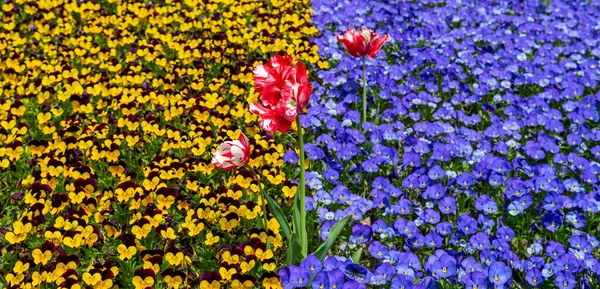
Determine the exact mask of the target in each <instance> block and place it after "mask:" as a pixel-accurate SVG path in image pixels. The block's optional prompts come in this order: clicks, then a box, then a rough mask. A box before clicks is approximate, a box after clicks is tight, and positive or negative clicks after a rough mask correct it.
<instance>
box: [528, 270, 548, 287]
mask: <svg viewBox="0 0 600 289" xmlns="http://www.w3.org/2000/svg"><path fill="white" fill-rule="evenodd" d="M525 280H527V283H529V285H531V286H538V285H542V284H543V283H544V276H543V275H542V271H540V269H538V268H532V269H529V270H527V273H526V274H525Z"/></svg>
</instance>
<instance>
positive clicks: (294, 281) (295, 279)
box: [289, 265, 310, 288]
mask: <svg viewBox="0 0 600 289" xmlns="http://www.w3.org/2000/svg"><path fill="white" fill-rule="evenodd" d="M289 270H290V275H289V282H290V284H291V285H292V286H294V287H298V288H304V287H306V286H308V283H309V282H310V273H309V272H308V271H307V270H306V269H304V268H303V267H301V266H294V265H291V266H289Z"/></svg>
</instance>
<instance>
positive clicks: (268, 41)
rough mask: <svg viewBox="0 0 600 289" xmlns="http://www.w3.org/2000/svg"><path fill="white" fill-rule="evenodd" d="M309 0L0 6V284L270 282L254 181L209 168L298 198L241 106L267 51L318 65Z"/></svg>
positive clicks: (270, 256) (273, 233)
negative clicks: (216, 154) (216, 155)
mask: <svg viewBox="0 0 600 289" xmlns="http://www.w3.org/2000/svg"><path fill="white" fill-rule="evenodd" d="M307 4H308V1H306V0H295V1H287V0H286V1H277V0H271V1H247V0H242V1H231V0H214V1H213V0H211V1H204V0H191V1H190V0H186V1H121V0H109V1H76V0H66V1H45V0H42V1H37V0H35V1H24V0H16V1H12V0H9V1H2V2H1V4H0V7H1V9H2V12H1V13H2V17H0V27H2V29H0V50H1V51H2V53H1V54H0V175H1V176H2V177H1V180H0V182H1V184H0V187H1V189H0V197H1V198H0V248H1V249H0V264H1V265H0V287H2V288H84V287H85V288H150V287H153V288H163V287H165V288H166V287H169V288H199V287H200V288H221V287H227V288H252V287H255V286H261V285H262V286H264V287H267V288H271V287H273V286H277V275H276V273H275V272H276V271H275V270H276V268H277V267H280V266H281V264H282V261H281V255H282V254H281V253H278V252H280V251H281V248H282V247H283V243H282V234H281V232H280V230H279V224H278V222H277V221H276V220H275V219H274V218H273V217H272V216H267V212H265V210H264V209H263V207H262V206H261V205H262V204H261V201H260V200H259V198H258V194H257V193H258V192H259V191H260V185H261V184H260V183H259V182H258V180H257V178H256V177H255V176H254V175H253V174H252V173H251V172H249V171H248V170H245V169H240V170H230V171H220V170H218V169H216V167H218V166H221V167H226V168H232V167H233V166H234V165H237V164H240V163H246V162H248V166H250V167H252V168H253V169H254V170H256V171H260V173H261V175H262V176H264V177H265V180H261V183H263V184H268V185H269V186H268V187H269V188H270V189H271V191H270V193H272V194H273V198H274V199H276V200H278V201H280V202H282V203H285V202H286V201H287V200H290V199H291V197H293V193H292V194H291V195H290V193H289V192H290V191H291V190H292V189H294V188H295V187H294V186H293V185H292V184H291V183H290V182H289V181H288V180H287V176H286V174H289V173H290V172H289V170H288V171H285V170H286V169H287V168H283V167H282V164H283V163H284V162H283V153H284V152H285V149H284V146H283V145H282V144H280V143H279V142H277V141H276V140H275V139H274V138H273V137H272V136H271V135H266V134H265V133H264V132H263V131H262V130H261V129H260V127H259V125H258V123H257V121H258V116H256V115H253V114H251V113H249V112H248V109H249V103H251V102H255V101H257V98H258V93H257V92H256V91H254V89H253V81H254V78H253V69H254V67H256V66H257V65H258V64H260V63H265V62H266V60H267V59H266V55H272V54H275V53H278V52H280V51H285V52H286V53H287V54H289V55H292V56H293V57H294V58H295V59H301V60H302V61H304V62H305V63H316V62H318V61H319V56H318V53H317V46H316V45H315V44H314V43H311V42H310V40H309V37H312V36H314V35H316V33H317V30H316V28H315V27H314V26H313V25H311V24H310V18H311V10H310V7H308V6H307ZM240 130H242V131H245V132H247V135H250V136H252V137H251V138H249V139H247V140H246V139H244V138H243V137H242V138H241V139H238V137H241V135H240V134H239V131H240ZM231 139H238V141H237V142H230V143H227V144H226V145H224V146H223V147H221V149H222V150H220V151H221V152H222V153H223V154H222V155H221V156H220V158H218V159H217V161H216V162H215V163H211V158H212V155H213V153H214V152H215V151H218V144H219V143H222V142H223V141H227V140H231ZM248 154H250V158H249V159H248V158H247V155H248ZM240 156H243V157H241V158H236V157H240ZM232 158H233V162H229V161H230V160H231V159H232ZM286 192H288V193H286ZM263 217H267V219H268V220H267V221H268V222H267V223H268V224H267V226H266V228H265V226H260V224H262V222H261V219H263ZM267 243H269V244H270V245H271V247H270V249H268V248H267V247H266V244H267Z"/></svg>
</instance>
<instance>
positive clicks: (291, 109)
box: [250, 54, 312, 260]
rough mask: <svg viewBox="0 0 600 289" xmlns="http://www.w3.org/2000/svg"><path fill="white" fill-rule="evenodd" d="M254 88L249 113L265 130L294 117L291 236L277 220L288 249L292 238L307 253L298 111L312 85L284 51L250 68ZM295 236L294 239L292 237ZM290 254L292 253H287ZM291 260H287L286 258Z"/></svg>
mask: <svg viewBox="0 0 600 289" xmlns="http://www.w3.org/2000/svg"><path fill="white" fill-rule="evenodd" d="M254 89H255V90H256V92H258V94H259V95H260V101H259V102H255V103H251V104H250V112H252V113H256V114H258V115H259V116H260V117H261V121H260V127H261V128H262V129H264V130H265V131H267V132H269V133H274V132H276V131H279V132H287V131H288V130H289V129H290V127H291V125H292V123H293V122H294V120H296V125H297V126H298V148H299V150H300V155H299V165H300V179H299V181H298V182H299V184H298V189H297V191H296V196H295V197H294V215H293V218H292V222H293V226H294V235H293V236H292V235H291V234H290V232H289V231H290V230H289V226H288V224H287V222H286V220H285V219H284V218H283V217H282V216H280V217H277V216H276V217H277V218H278V222H279V223H280V225H281V227H282V228H284V229H283V230H284V231H285V232H286V237H287V238H288V240H289V241H290V246H289V248H288V249H292V250H293V246H291V244H292V243H295V242H293V241H292V240H295V241H297V243H299V244H300V247H301V254H302V256H304V257H305V256H307V255H308V237H307V233H306V204H305V196H306V193H305V190H306V188H305V182H306V178H305V175H306V168H305V166H304V141H303V139H302V126H301V125H300V117H299V114H300V113H301V112H302V110H303V109H304V107H305V106H306V105H307V104H308V99H309V97H310V94H311V93H312V84H311V83H310V82H309V81H308V73H307V71H306V67H305V66H304V65H302V63H300V62H299V61H294V60H293V59H292V57H291V56H288V55H287V54H283V55H279V54H276V55H274V56H273V57H271V59H269V62H267V63H266V64H264V65H259V66H257V67H256V68H255V69H254ZM269 203H270V204H269V206H270V207H271V208H272V211H273V212H274V213H275V214H276V215H281V214H278V213H277V212H278V211H280V209H279V208H278V206H277V204H274V203H273V202H271V201H269ZM296 239H297V240H296ZM288 253H289V254H291V253H292V252H291V251H290V252H288ZM290 260H291V259H290Z"/></svg>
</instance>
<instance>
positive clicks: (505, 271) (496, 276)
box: [488, 262, 512, 286]
mask: <svg viewBox="0 0 600 289" xmlns="http://www.w3.org/2000/svg"><path fill="white" fill-rule="evenodd" d="M488 279H489V280H490V282H491V283H492V284H494V285H495V286H502V285H504V284H506V283H509V281H510V280H511V279H512V270H511V269H510V267H508V266H506V264H504V263H503V262H494V263H492V264H491V265H490V266H489V267H488Z"/></svg>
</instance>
